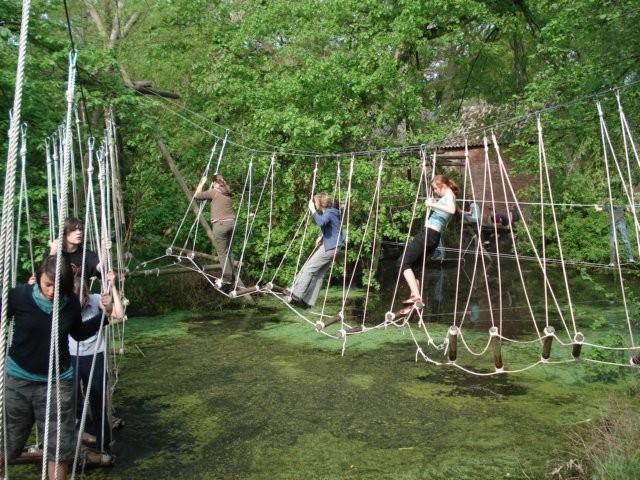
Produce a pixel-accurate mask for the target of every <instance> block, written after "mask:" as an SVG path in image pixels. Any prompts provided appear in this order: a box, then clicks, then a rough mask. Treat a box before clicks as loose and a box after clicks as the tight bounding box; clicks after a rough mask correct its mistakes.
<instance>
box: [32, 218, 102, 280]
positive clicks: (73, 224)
mask: <svg viewBox="0 0 640 480" xmlns="http://www.w3.org/2000/svg"><path fill="white" fill-rule="evenodd" d="M63 235H64V241H63V243H64V245H63V246H62V256H63V258H64V259H65V260H66V261H67V263H68V264H69V265H70V266H71V268H72V269H73V273H74V275H79V274H80V270H81V269H82V257H83V256H84V257H85V260H84V262H85V267H84V277H85V282H86V281H88V280H89V278H91V277H98V278H99V277H100V267H101V265H100V260H99V258H98V254H96V253H95V252H92V251H91V250H86V252H85V251H84V249H83V247H82V241H83V238H84V228H83V226H82V222H81V221H80V220H78V219H77V218H74V217H69V218H66V219H65V220H64V234H63ZM57 251H58V241H57V240H52V241H51V242H49V250H48V251H47V252H45V257H44V258H45V259H46V257H49V256H55V255H56V252H57Z"/></svg>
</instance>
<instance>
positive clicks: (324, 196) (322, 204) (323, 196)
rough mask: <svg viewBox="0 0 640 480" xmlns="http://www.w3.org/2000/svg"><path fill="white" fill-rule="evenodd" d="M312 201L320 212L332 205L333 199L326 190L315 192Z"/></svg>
mask: <svg viewBox="0 0 640 480" xmlns="http://www.w3.org/2000/svg"><path fill="white" fill-rule="evenodd" d="M313 201H314V203H315V204H316V205H317V206H318V210H320V211H321V212H323V211H325V210H326V209H327V208H330V207H333V199H332V198H331V197H330V196H329V194H328V193H327V192H319V193H316V194H315V195H314V196H313Z"/></svg>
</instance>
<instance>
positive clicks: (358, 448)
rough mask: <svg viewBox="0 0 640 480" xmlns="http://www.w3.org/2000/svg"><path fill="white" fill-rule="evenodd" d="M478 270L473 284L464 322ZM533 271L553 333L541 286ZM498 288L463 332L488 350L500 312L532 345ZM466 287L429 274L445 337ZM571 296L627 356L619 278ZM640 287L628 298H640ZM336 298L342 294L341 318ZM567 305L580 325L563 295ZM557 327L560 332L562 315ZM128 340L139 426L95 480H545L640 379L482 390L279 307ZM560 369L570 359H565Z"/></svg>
mask: <svg viewBox="0 0 640 480" xmlns="http://www.w3.org/2000/svg"><path fill="white" fill-rule="evenodd" d="M472 267H473V265H472V264H467V265H466V266H465V268H464V271H463V273H462V275H461V278H460V289H459V290H460V291H461V296H460V300H459V308H462V310H463V311H464V304H465V303H466V295H467V293H468V291H469V286H470V277H471V273H470V272H472ZM526 267H527V270H526V271H525V272H524V275H525V280H526V286H527V289H528V290H529V291H528V294H529V295H530V301H531V303H532V305H533V306H534V311H535V312H536V314H537V315H538V316H539V317H538V319H539V325H540V326H541V327H543V326H544V323H545V322H544V313H543V312H544V295H543V290H542V288H541V285H542V280H541V277H540V275H539V274H537V273H536V271H535V269H533V268H532V266H531V265H528V266H526ZM390 271H391V270H388V271H383V275H382V277H381V279H382V281H383V290H382V293H381V294H380V295H376V296H375V297H374V298H372V299H371V303H370V305H371V307H372V311H371V312H370V314H368V316H369V318H370V319H371V320H370V321H371V324H373V323H376V322H377V321H379V320H381V318H382V316H383V315H384V312H385V311H387V310H388V308H389V306H388V304H389V299H390V292H391V291H392V290H393V287H394V280H395V278H394V277H393V274H389V272H390ZM558 273H559V271H555V272H554V273H553V279H554V282H555V281H557V280H559V279H561V276H559V275H558ZM501 276H502V283H501V285H502V286H503V288H502V290H501V291H500V290H499V289H498V285H499V284H498V283H496V280H497V272H496V269H495V266H494V267H493V270H491V271H490V272H489V275H488V276H487V277H486V280H485V276H484V274H482V280H481V281H479V282H478V284H477V285H476V287H475V289H474V290H473V292H472V295H471V299H470V300H469V308H468V309H467V310H468V311H467V313H466V315H465V319H464V324H463V331H467V332H469V333H468V335H469V339H470V341H471V342H474V341H476V340H477V343H478V345H480V344H482V342H484V341H485V339H486V333H487V330H488V328H489V326H491V324H492V318H491V316H492V314H493V316H494V318H493V322H494V323H496V322H498V321H499V317H498V315H499V312H498V311H496V310H495V308H496V307H497V306H499V304H500V299H502V325H503V333H504V335H505V336H508V337H510V338H514V339H529V338H532V336H533V337H534V338H535V328H534V327H533V325H532V322H531V319H530V314H529V309H528V307H527V305H526V299H525V297H524V289H523V288H522V285H521V282H520V280H519V274H518V272H517V269H516V268H515V265H514V264H511V265H505V267H504V269H503V271H501ZM456 277H457V276H456V268H430V269H429V270H428V273H427V274H426V276H425V279H426V284H425V285H426V287H425V289H426V292H427V310H428V312H429V313H428V316H427V320H428V325H429V328H432V330H433V331H434V332H435V333H436V334H440V335H441V336H442V335H443V334H444V332H445V331H446V328H447V326H448V325H450V324H451V321H452V318H453V317H452V313H451V312H453V306H454V298H455V290H456ZM570 280H571V285H572V291H571V294H572V299H573V301H574V306H575V311H574V316H575V318H576V322H577V323H578V326H579V328H580V329H581V330H583V331H584V332H585V334H586V336H587V338H598V339H601V340H602V339H606V338H608V337H616V336H620V337H621V339H622V340H621V341H623V342H626V341H628V336H629V334H628V329H627V327H626V320H625V319H624V312H623V310H622V309H621V304H620V301H619V300H620V295H619V286H618V285H616V283H615V277H614V275H613V274H612V273H609V272H603V273H601V274H598V275H596V276H594V279H593V280H591V279H588V278H586V277H581V276H580V275H579V274H578V273H577V272H575V271H574V272H571V278H570ZM635 287H637V284H634V283H633V282H630V283H629V289H630V291H631V290H633V289H634V288H635ZM487 289H488V291H489V293H488V294H487ZM635 291H638V290H637V288H636V289H635ZM339 293H340V292H333V293H332V296H331V298H332V300H331V302H330V303H331V305H332V306H333V307H332V308H336V307H335V305H336V304H337V303H338V302H339V297H340V295H339ZM405 293H406V292H405V291H401V292H400V294H403V295H404V294H405ZM212 295H215V294H214V293H213V292H212ZM399 298H400V297H399ZM632 300H634V299H632ZM559 303H560V304H561V306H562V309H563V310H564V312H563V313H564V314H565V315H566V316H567V319H569V316H568V315H569V312H568V306H567V302H566V294H565V293H562V294H560V293H559ZM362 305H363V298H362V293H360V294H359V297H358V298H357V299H355V300H352V301H350V307H349V308H350V311H351V312H352V313H354V314H358V312H359V310H360V309H361V308H362ZM492 309H494V310H492ZM633 309H634V312H636V313H637V306H633ZM633 318H637V315H636V316H635V317H633ZM351 321H353V322H355V323H357V321H358V320H357V319H353V318H351ZM551 321H552V323H555V324H557V325H558V327H559V328H558V329H559V330H560V331H562V327H561V321H560V320H559V315H558V314H554V315H552V316H551ZM568 321H569V322H571V320H568ZM127 328H128V338H127V350H128V352H129V353H128V355H126V356H125V357H124V358H123V359H122V361H121V377H120V380H119V384H118V393H117V397H116V403H117V409H118V415H119V416H122V417H123V418H124V419H125V420H126V426H125V427H124V428H123V429H122V430H121V431H120V432H118V433H117V434H116V439H117V447H116V452H117V455H118V458H117V465H116V467H114V468H113V469H112V470H108V471H106V470H98V471H94V472H91V473H89V476H90V478H114V479H143V478H155V479H169V478H171V479H176V478H183V479H298V478H307V479H316V478H317V479H466V478H469V479H489V478H522V479H524V478H528V479H531V478H536V479H537V478H544V477H545V475H546V474H547V473H548V472H550V471H551V470H553V468H554V466H556V465H557V463H556V462H559V460H558V459H561V458H563V457H564V455H566V451H567V449H568V437H567V435H568V434H569V433H570V431H571V429H572V428H573V426H574V425H576V424H581V423H582V422H589V421H592V420H593V419H595V418H598V417H599V416H601V415H602V414H603V413H604V409H605V407H606V404H607V402H608V399H609V397H610V396H616V395H621V392H623V390H624V389H625V388H626V384H627V383H628V382H629V381H634V377H635V376H637V371H629V370H621V369H618V368H615V369H613V371H611V372H609V371H608V370H604V372H605V373H607V372H608V373H607V374H599V373H598V372H601V371H600V370H598V368H597V367H595V366H592V365H587V364H585V363H584V362H576V363H571V364H567V365H542V366H539V367H537V368H536V369H534V370H531V371H528V372H525V373H521V374H514V375H499V376H495V377H488V378H485V377H478V376H472V375H468V374H465V373H462V372H460V371H458V370H455V369H454V368H452V367H446V366H441V367H436V366H431V365H428V364H426V363H424V362H418V363H416V362H415V361H414V355H415V345H414V343H413V341H412V340H411V339H410V337H409V335H408V334H407V331H406V329H405V330H401V329H395V328H393V329H387V330H377V331H373V332H369V333H367V334H364V335H358V336H354V337H350V338H349V339H348V342H347V349H346V354H345V356H344V357H342V356H341V355H340V350H341V346H342V344H341V342H339V341H336V340H334V339H331V338H327V337H324V336H320V335H318V334H316V333H314V331H313V329H312V328H311V327H310V326H309V325H308V324H306V323H304V322H302V321H300V320H299V319H298V318H297V317H296V316H295V315H293V314H291V313H290V312H289V311H288V309H286V308H285V307H284V306H283V305H282V304H280V303H279V302H278V301H277V300H275V299H272V298H263V299H262V300H261V302H260V305H259V306H258V307H257V308H251V309H249V308H247V309H241V308H237V307H233V308H232V307H231V306H229V305H228V306H227V307H225V309H224V310H215V311H212V312H211V313H208V314H205V315H195V314H192V313H188V312H178V313H175V314H172V315H168V316H162V317H149V318H137V319H136V318H134V319H131V320H130V322H129V325H128V327H127ZM336 328H337V327H336ZM635 330H637V325H634V333H637V331H635ZM417 331H418V330H417ZM418 333H419V331H418ZM440 340H441V338H440ZM539 348H540V347H539V345H537V344H534V346H533V347H531V348H530V347H525V348H524V350H525V352H524V353H522V352H521V350H522V348H521V347H518V346H517V345H505V346H504V351H505V362H506V363H507V364H510V362H513V363H514V364H519V363H526V361H528V360H529V357H531V358H534V359H535V358H536V357H539ZM529 349H531V350H532V352H528V351H527V350H529ZM585 353H586V352H585ZM436 354H437V352H436V353H434V355H436ZM554 355H555V356H558V357H560V356H567V355H568V353H567V350H566V349H565V350H563V349H561V348H557V346H554ZM440 358H442V354H441V353H440ZM460 362H461V363H463V364H465V365H466V366H469V367H470V368H471V367H473V368H477V369H479V370H481V371H490V370H491V369H492V363H491V358H486V359H484V358H479V359H476V358H475V357H473V356H471V355H465V354H463V352H461V356H460ZM34 478H35V477H34Z"/></svg>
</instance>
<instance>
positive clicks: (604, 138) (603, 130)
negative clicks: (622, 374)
mask: <svg viewBox="0 0 640 480" xmlns="http://www.w3.org/2000/svg"><path fill="white" fill-rule="evenodd" d="M596 107H597V109H598V117H599V118H600V135H601V138H602V150H603V159H604V165H605V172H606V174H607V192H608V194H609V203H610V205H609V209H610V210H609V211H610V215H611V216H610V218H609V221H610V222H611V223H612V225H611V230H612V234H613V243H614V244H615V252H616V259H617V264H618V269H617V270H618V279H619V280H620V293H621V295H622V304H623V305H624V314H625V317H626V319H627V326H628V329H629V338H630V340H631V346H632V347H634V346H635V341H634V338H633V327H632V326H631V318H630V315H629V307H628V305H627V295H626V293H625V289H624V278H623V276H622V269H621V268H620V249H619V247H618V236H617V232H616V230H617V229H616V226H615V224H614V215H613V192H612V190H611V174H610V173H609V156H608V155H607V145H608V146H609V148H610V149H611V154H612V156H613V158H614V161H615V162H616V164H617V160H615V152H614V149H613V145H611V139H610V138H609V132H608V131H607V125H606V123H605V120H604V112H603V111H602V105H601V104H600V102H597V103H596ZM619 173H621V172H619ZM620 176H621V177H622V175H620ZM621 179H622V186H623V188H624V189H625V191H626V187H625V185H624V178H621Z"/></svg>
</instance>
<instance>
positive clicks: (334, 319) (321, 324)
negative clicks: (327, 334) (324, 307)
mask: <svg viewBox="0 0 640 480" xmlns="http://www.w3.org/2000/svg"><path fill="white" fill-rule="evenodd" d="M343 318H344V315H343V314H342V312H340V313H338V314H337V315H334V316H333V317H329V318H326V319H324V320H318V321H317V322H316V330H317V331H318V332H319V331H320V330H324V329H325V328H327V327H328V326H329V325H333V324H334V323H336V322H339V321H341V320H342V319H343Z"/></svg>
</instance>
